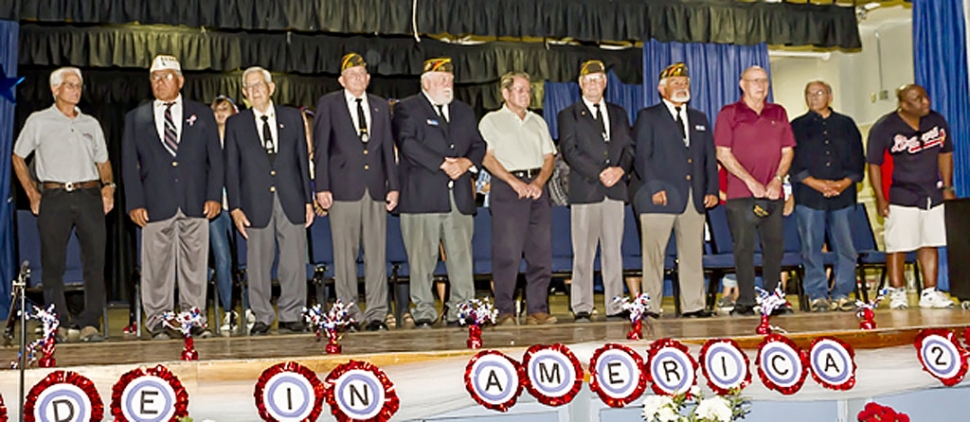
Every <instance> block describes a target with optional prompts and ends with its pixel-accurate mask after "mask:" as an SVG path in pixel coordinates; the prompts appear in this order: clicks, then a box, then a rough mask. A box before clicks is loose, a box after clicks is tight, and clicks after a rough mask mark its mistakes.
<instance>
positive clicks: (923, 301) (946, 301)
mask: <svg viewBox="0 0 970 422" xmlns="http://www.w3.org/2000/svg"><path fill="white" fill-rule="evenodd" d="M919 307H920V308H927V309H929V308H936V309H947V308H952V307H953V301H952V300H950V298H949V297H947V296H946V294H945V293H943V292H941V291H939V290H936V289H926V290H923V293H922V294H920V297H919Z"/></svg>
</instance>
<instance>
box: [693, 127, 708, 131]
mask: <svg viewBox="0 0 970 422" xmlns="http://www.w3.org/2000/svg"><path fill="white" fill-rule="evenodd" d="M694 130H696V131H698V132H706V131H707V126H704V125H696V126H694Z"/></svg>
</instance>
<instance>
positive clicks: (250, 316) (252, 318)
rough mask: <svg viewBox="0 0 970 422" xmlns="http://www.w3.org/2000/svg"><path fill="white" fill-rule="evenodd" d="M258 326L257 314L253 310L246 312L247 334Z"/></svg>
mask: <svg viewBox="0 0 970 422" xmlns="http://www.w3.org/2000/svg"><path fill="white" fill-rule="evenodd" d="M254 325H256V314H254V313H253V310H252V309H247V310H246V332H247V333H248V332H250V331H252V330H253V326H254Z"/></svg>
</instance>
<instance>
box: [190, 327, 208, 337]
mask: <svg viewBox="0 0 970 422" xmlns="http://www.w3.org/2000/svg"><path fill="white" fill-rule="evenodd" d="M189 332H190V333H192V337H193V338H209V337H212V331H209V330H208V329H206V328H202V327H192V329H191V330H189Z"/></svg>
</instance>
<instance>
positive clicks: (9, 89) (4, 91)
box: [0, 65, 24, 104]
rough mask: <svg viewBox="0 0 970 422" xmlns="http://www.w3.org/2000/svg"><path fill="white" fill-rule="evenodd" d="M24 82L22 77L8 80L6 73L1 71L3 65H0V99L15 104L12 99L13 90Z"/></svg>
mask: <svg viewBox="0 0 970 422" xmlns="http://www.w3.org/2000/svg"><path fill="white" fill-rule="evenodd" d="M23 81H24V78H23V76H21V77H19V78H18V77H13V78H8V77H7V73H6V72H5V71H4V70H3V65H0V97H3V98H6V99H7V101H10V102H11V103H13V104H16V103H17V102H16V101H14V99H13V90H14V88H15V87H16V86H17V85H18V84H19V83H21V82H23Z"/></svg>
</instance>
